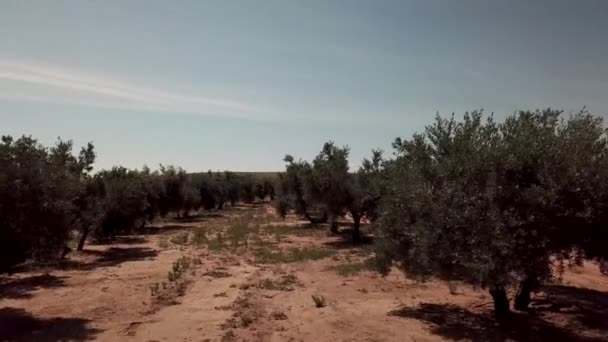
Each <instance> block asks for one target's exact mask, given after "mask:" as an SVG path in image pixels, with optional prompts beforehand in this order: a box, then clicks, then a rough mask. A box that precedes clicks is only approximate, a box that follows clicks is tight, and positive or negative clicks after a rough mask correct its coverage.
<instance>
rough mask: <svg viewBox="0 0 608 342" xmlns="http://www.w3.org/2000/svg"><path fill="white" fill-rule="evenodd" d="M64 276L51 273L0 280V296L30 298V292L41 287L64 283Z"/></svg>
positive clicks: (57, 285) (56, 285)
mask: <svg viewBox="0 0 608 342" xmlns="http://www.w3.org/2000/svg"><path fill="white" fill-rule="evenodd" d="M64 278H65V277H57V276H54V275H51V274H41V275H35V276H29V277H24V278H16V279H10V278H8V279H3V280H0V298H12V299H17V298H20V299H21V298H30V297H32V294H31V293H30V292H33V291H36V290H38V289H42V288H50V287H59V286H63V285H64V284H65V282H64Z"/></svg>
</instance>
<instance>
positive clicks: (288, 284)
mask: <svg viewBox="0 0 608 342" xmlns="http://www.w3.org/2000/svg"><path fill="white" fill-rule="evenodd" d="M297 284H298V278H297V277H296V276H295V275H293V274H289V275H286V276H282V277H281V278H279V279H275V280H273V279H268V278H266V279H264V280H262V281H260V282H259V283H258V285H257V287H258V288H260V289H264V290H270V291H293V290H294V285H297Z"/></svg>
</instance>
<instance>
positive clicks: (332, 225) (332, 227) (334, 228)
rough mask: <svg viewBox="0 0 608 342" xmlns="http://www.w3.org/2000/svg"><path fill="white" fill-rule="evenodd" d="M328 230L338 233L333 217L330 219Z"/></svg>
mask: <svg viewBox="0 0 608 342" xmlns="http://www.w3.org/2000/svg"><path fill="white" fill-rule="evenodd" d="M329 231H330V232H332V233H334V234H338V221H336V218H335V217H333V218H332V219H331V227H330V228H329Z"/></svg>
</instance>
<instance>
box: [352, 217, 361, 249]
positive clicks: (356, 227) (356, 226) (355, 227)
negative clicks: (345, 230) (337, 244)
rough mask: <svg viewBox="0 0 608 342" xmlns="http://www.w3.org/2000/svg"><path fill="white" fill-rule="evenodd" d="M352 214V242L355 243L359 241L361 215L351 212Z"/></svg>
mask: <svg viewBox="0 0 608 342" xmlns="http://www.w3.org/2000/svg"><path fill="white" fill-rule="evenodd" d="M351 215H352V216H353V242H355V243H357V242H360V241H361V232H360V231H359V226H361V215H359V214H357V213H354V212H351Z"/></svg>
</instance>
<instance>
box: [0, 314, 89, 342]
mask: <svg viewBox="0 0 608 342" xmlns="http://www.w3.org/2000/svg"><path fill="white" fill-rule="evenodd" d="M0 322H1V324H0V341H86V340H90V339H92V338H93V337H94V335H95V334H97V333H98V332H99V331H98V330H96V329H92V328H90V327H88V324H89V322H90V321H89V320H86V319H79V318H61V317H57V318H50V319H43V318H36V317H34V316H32V315H31V314H29V313H28V312H26V311H25V310H23V309H17V308H0Z"/></svg>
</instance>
